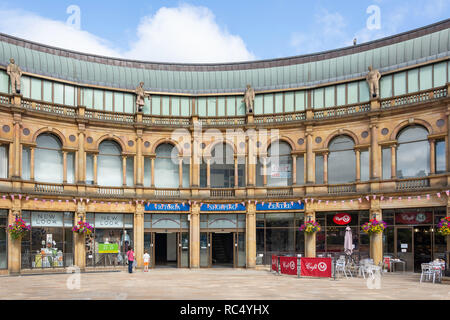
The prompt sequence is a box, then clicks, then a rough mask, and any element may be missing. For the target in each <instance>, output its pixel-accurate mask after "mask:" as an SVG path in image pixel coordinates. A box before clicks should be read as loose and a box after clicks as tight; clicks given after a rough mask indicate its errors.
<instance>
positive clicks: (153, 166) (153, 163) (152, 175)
mask: <svg viewBox="0 0 450 320" xmlns="http://www.w3.org/2000/svg"><path fill="white" fill-rule="evenodd" d="M151 161H152V174H151V180H152V181H151V187H152V188H154V187H155V157H152V158H151Z"/></svg>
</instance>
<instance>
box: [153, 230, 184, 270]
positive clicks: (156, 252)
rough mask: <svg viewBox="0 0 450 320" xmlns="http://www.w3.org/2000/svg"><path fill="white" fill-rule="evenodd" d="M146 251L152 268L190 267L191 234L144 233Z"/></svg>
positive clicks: (168, 232)
mask: <svg viewBox="0 0 450 320" xmlns="http://www.w3.org/2000/svg"><path fill="white" fill-rule="evenodd" d="M144 251H147V252H148V254H149V255H150V263H149V267H150V268H155V267H173V268H187V267H189V233H188V232H179V231H155V232H145V233H144Z"/></svg>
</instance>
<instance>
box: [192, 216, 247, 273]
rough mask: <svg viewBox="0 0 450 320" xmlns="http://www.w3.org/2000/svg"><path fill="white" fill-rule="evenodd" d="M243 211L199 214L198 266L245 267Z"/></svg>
mask: <svg viewBox="0 0 450 320" xmlns="http://www.w3.org/2000/svg"><path fill="white" fill-rule="evenodd" d="M245 221H246V216H245V214H244V213H223V214H216V213H214V214H206V213H202V214H201V215H200V267H205V268H208V267H235V268H236V267H245V266H246V251H245Z"/></svg>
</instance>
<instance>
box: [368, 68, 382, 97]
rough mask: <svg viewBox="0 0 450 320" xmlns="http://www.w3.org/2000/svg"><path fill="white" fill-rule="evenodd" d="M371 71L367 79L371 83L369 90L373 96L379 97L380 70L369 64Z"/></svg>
mask: <svg viewBox="0 0 450 320" xmlns="http://www.w3.org/2000/svg"><path fill="white" fill-rule="evenodd" d="M368 69H369V72H368V73H367V75H366V81H367V83H368V84H369V91H370V97H371V98H379V97H380V89H379V82H380V78H381V74H380V72H379V71H378V70H377V69H375V70H373V69H372V66H369V68H368Z"/></svg>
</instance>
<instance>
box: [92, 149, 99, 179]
mask: <svg viewBox="0 0 450 320" xmlns="http://www.w3.org/2000/svg"><path fill="white" fill-rule="evenodd" d="M93 162H94V164H93V167H94V168H93V171H94V172H93V175H94V177H93V179H94V185H97V170H98V169H97V168H98V165H97V154H93Z"/></svg>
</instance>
